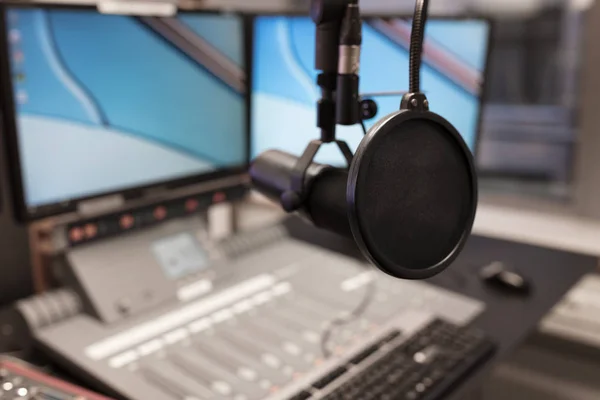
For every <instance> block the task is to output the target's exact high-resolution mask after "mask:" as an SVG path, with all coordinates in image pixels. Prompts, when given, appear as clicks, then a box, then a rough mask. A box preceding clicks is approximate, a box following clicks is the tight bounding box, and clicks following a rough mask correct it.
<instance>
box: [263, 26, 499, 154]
mask: <svg viewBox="0 0 600 400" xmlns="http://www.w3.org/2000/svg"><path fill="white" fill-rule="evenodd" d="M410 31H411V24H410V21H406V20H400V19H381V18H372V19H366V20H365V24H364V25H363V46H362V55H361V69H360V79H361V80H360V92H361V94H364V95H366V96H365V97H367V98H371V99H373V100H375V101H376V103H377V105H378V107H379V112H378V114H377V116H376V117H375V118H374V119H372V120H369V121H365V124H366V126H367V128H370V127H371V126H372V125H373V124H374V123H375V122H377V121H378V120H379V119H381V117H383V116H385V115H387V114H390V113H392V112H394V111H397V110H398V109H399V106H400V100H401V97H402V94H401V93H403V92H406V91H407V90H408V47H409V43H410ZM489 36H490V25H489V23H488V22H487V21H485V20H478V19H468V20H458V19H456V20H450V19H437V20H436V19H430V21H429V22H428V25H427V29H426V42H425V48H424V55H423V61H424V65H423V69H422V74H421V76H422V86H423V91H424V92H425V94H426V95H427V97H428V99H429V102H430V104H431V110H432V111H434V112H436V113H438V114H440V115H442V116H443V117H444V118H446V119H447V120H449V121H450V122H451V123H452V124H453V125H454V126H455V127H456V128H457V130H458V131H459V132H460V133H461V134H462V135H463V138H464V139H465V142H466V143H467V145H468V146H469V147H470V148H471V150H474V149H475V144H476V137H477V133H478V129H479V119H480V111H481V110H480V108H481V104H480V103H481V92H482V88H483V76H484V71H485V67H486V61H487V53H488V43H489ZM314 58H315V27H314V24H313V23H312V21H311V20H310V19H309V18H308V17H295V16H294V17H291V16H259V17H257V18H256V19H255V23H254V47H253V60H254V61H253V76H252V79H253V81H252V89H253V91H252V127H251V132H252V133H251V138H252V146H251V148H252V150H251V153H252V156H253V157H255V156H257V155H258V154H259V153H261V152H262V151H265V150H267V149H271V148H276V149H280V150H284V151H287V152H289V153H292V154H296V155H300V154H301V153H302V151H303V150H304V148H305V147H306V145H307V143H308V142H309V141H310V140H312V139H318V138H319V130H318V129H317V128H316V102H317V100H318V99H319V97H320V91H319V88H318V86H317V85H316V77H317V74H318V72H317V71H316V70H315V69H314ZM390 92H391V93H390ZM337 132H338V138H339V139H343V140H345V141H346V142H347V143H348V144H349V145H350V148H351V149H352V150H356V147H357V146H358V144H359V143H360V141H361V139H362V137H363V132H362V129H361V128H360V126H353V127H345V126H338V131H337ZM316 160H317V161H319V162H323V163H328V164H334V165H343V164H344V159H343V157H342V156H341V154H340V151H339V150H338V149H337V147H336V146H325V147H324V148H322V149H321V150H320V151H319V154H318V155H317V157H316Z"/></svg>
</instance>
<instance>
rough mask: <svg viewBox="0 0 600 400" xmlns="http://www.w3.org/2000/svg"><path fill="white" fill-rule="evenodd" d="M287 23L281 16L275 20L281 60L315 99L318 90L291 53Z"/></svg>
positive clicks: (312, 98)
mask: <svg viewBox="0 0 600 400" xmlns="http://www.w3.org/2000/svg"><path fill="white" fill-rule="evenodd" d="M287 25H288V24H287V23H286V21H285V20H284V19H283V18H280V19H279V20H278V21H277V43H279V48H280V49H281V55H282V56H283V61H284V62H285V64H286V65H287V66H288V68H289V69H290V72H291V73H292V75H293V76H294V78H296V80H297V81H298V82H299V83H300V85H301V86H302V88H303V89H304V90H305V91H306V93H307V94H308V95H309V97H310V98H311V100H314V101H317V99H318V98H319V92H318V91H317V89H316V88H315V84H314V82H313V81H312V78H311V77H310V76H308V75H307V74H306V73H305V72H304V70H303V69H302V67H301V66H300V65H299V64H298V62H297V61H296V59H295V57H294V54H293V53H292V50H291V48H292V39H291V37H290V30H289V28H288V26H287Z"/></svg>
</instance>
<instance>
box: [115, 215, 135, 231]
mask: <svg viewBox="0 0 600 400" xmlns="http://www.w3.org/2000/svg"><path fill="white" fill-rule="evenodd" d="M134 222H135V219H134V218H133V215H131V214H125V215H123V216H122V217H121V220H120V221H119V225H121V228H123V229H129V228H131V227H132V226H133V223H134Z"/></svg>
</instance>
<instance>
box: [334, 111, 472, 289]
mask: <svg viewBox="0 0 600 400" xmlns="http://www.w3.org/2000/svg"><path fill="white" fill-rule="evenodd" d="M346 198H347V203H348V218H349V221H350V228H351V230H352V234H353V236H354V239H355V240H356V242H357V244H358V246H359V248H360V249H361V251H362V253H363V254H364V255H365V257H367V258H368V259H369V260H370V261H372V262H373V263H374V264H375V265H376V266H377V267H379V268H380V269H381V270H383V271H384V272H386V273H388V274H390V275H393V276H396V277H399V278H404V279H425V278H429V277H431V276H433V275H436V274H438V273H440V272H441V271H443V270H444V269H445V268H446V267H448V266H449V265H450V263H451V262H452V261H453V260H454V259H455V258H456V256H458V254H459V253H460V251H461V250H462V248H463V246H464V244H465V242H466V240H467V238H468V237H469V235H470V233H471V229H472V227H473V222H474V219H475V212H476V208H477V178H476V174H475V168H474V165H473V158H472V156H471V152H470V151H469V149H468V147H467V145H466V144H465V142H464V141H463V139H462V137H461V135H460V134H459V133H458V132H457V131H456V129H455V128H454V127H453V126H452V125H451V124H450V123H448V122H447V121H446V120H445V119H443V118H442V117H440V116H439V115H437V114H434V113H430V112H428V111H423V112H415V111H407V110H402V111H398V112H396V113H393V114H391V115H388V116H387V117H385V118H383V119H382V120H381V121H379V122H378V123H377V124H376V125H375V126H373V128H372V129H371V130H370V131H369V133H368V134H367V135H366V136H365V138H364V139H363V140H362V142H361V143H360V145H359V147H358V149H357V151H356V154H355V156H354V159H353V161H352V164H351V167H350V171H349V175H348V184H347V192H346Z"/></svg>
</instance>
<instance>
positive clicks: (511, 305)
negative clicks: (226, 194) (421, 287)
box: [284, 219, 596, 399]
mask: <svg viewBox="0 0 600 400" xmlns="http://www.w3.org/2000/svg"><path fill="white" fill-rule="evenodd" d="M284 225H285V226H286V227H287V229H288V230H289V231H290V232H291V233H292V235H293V236H295V237H297V238H300V239H302V240H306V241H308V242H311V243H314V244H317V245H323V246H325V247H327V248H331V249H333V250H336V251H341V252H344V253H347V254H351V255H355V256H359V254H358V250H357V249H356V248H355V246H354V245H353V244H351V242H349V241H347V240H345V239H341V238H339V237H337V236H335V235H333V234H329V233H327V232H324V231H319V230H316V229H314V228H312V227H310V226H309V225H307V224H305V223H303V222H302V221H298V220H296V219H289V220H287V221H285V222H284ZM493 261H503V262H505V263H508V264H509V265H511V266H512V267H514V268H515V269H517V270H518V271H519V272H521V273H523V274H524V275H526V276H528V277H530V278H531V280H532V282H534V288H533V292H532V294H531V295H530V296H528V297H519V296H515V295H507V294H505V293H503V292H499V291H497V290H496V289H493V288H490V287H488V286H487V285H485V284H484V283H483V282H481V281H480V280H479V278H478V276H477V273H478V271H479V268H480V267H482V266H484V265H487V264H489V263H491V262H493ZM595 267H596V259H595V258H594V257H590V256H584V255H578V254H574V253H567V252H562V251H559V250H550V249H546V248H540V247H534V246H529V245H525V244H519V243H514V242H508V241H500V240H495V239H489V238H483V237H477V236H474V237H472V238H471V240H470V241H469V242H468V244H467V246H466V247H465V250H464V251H463V253H462V254H461V256H460V257H459V259H458V260H457V261H456V263H455V264H454V266H453V267H450V268H449V269H448V270H447V271H446V272H444V273H443V274H441V275H439V276H437V277H435V278H433V279H432V280H430V283H433V284H436V285H439V286H442V287H444V288H447V289H450V290H453V291H456V292H459V293H462V294H465V295H467V296H471V297H474V298H476V299H479V300H481V301H483V302H485V304H486V305H487V308H486V311H485V312H484V313H483V314H482V315H481V316H480V317H479V318H478V319H477V320H476V321H475V323H474V325H475V326H476V327H478V328H480V329H483V330H484V331H485V332H487V333H488V334H489V335H490V336H491V337H492V338H493V339H494V340H495V341H496V343H497V344H498V345H499V348H498V352H497V353H496V355H495V358H494V361H499V360H500V359H502V358H504V357H505V356H507V355H508V354H510V353H511V352H512V351H513V350H514V349H515V347H517V346H518V345H519V344H521V343H522V342H523V340H524V339H525V338H526V337H527V336H528V335H529V334H530V333H532V332H533V331H534V330H535V328H536V326H537V325H538V323H539V321H540V320H541V319H542V318H543V317H544V316H545V315H546V314H547V313H548V312H549V311H550V309H551V308H552V307H553V306H554V305H555V304H556V303H558V302H559V301H560V299H561V298H562V297H563V296H564V295H565V294H566V292H567V291H568V290H569V289H571V287H572V286H573V285H575V284H576V283H577V282H578V281H579V280H580V279H581V278H582V277H583V276H584V275H585V274H587V273H589V272H591V271H593V270H594V269H595ZM493 364H494V362H489V363H488V364H487V366H488V367H486V368H482V370H481V371H479V372H478V374H477V376H479V375H482V374H484V373H485V372H486V371H487V370H488V369H489V367H491V366H492V365H493ZM469 382H471V384H469V383H468V382H467V383H466V384H463V385H462V386H461V388H460V389H459V390H458V392H456V393H454V394H453V395H452V397H451V398H452V399H458V398H460V396H462V395H465V394H467V393H468V392H469V391H470V390H473V389H474V386H475V383H474V382H476V379H471V380H470V381H469Z"/></svg>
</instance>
